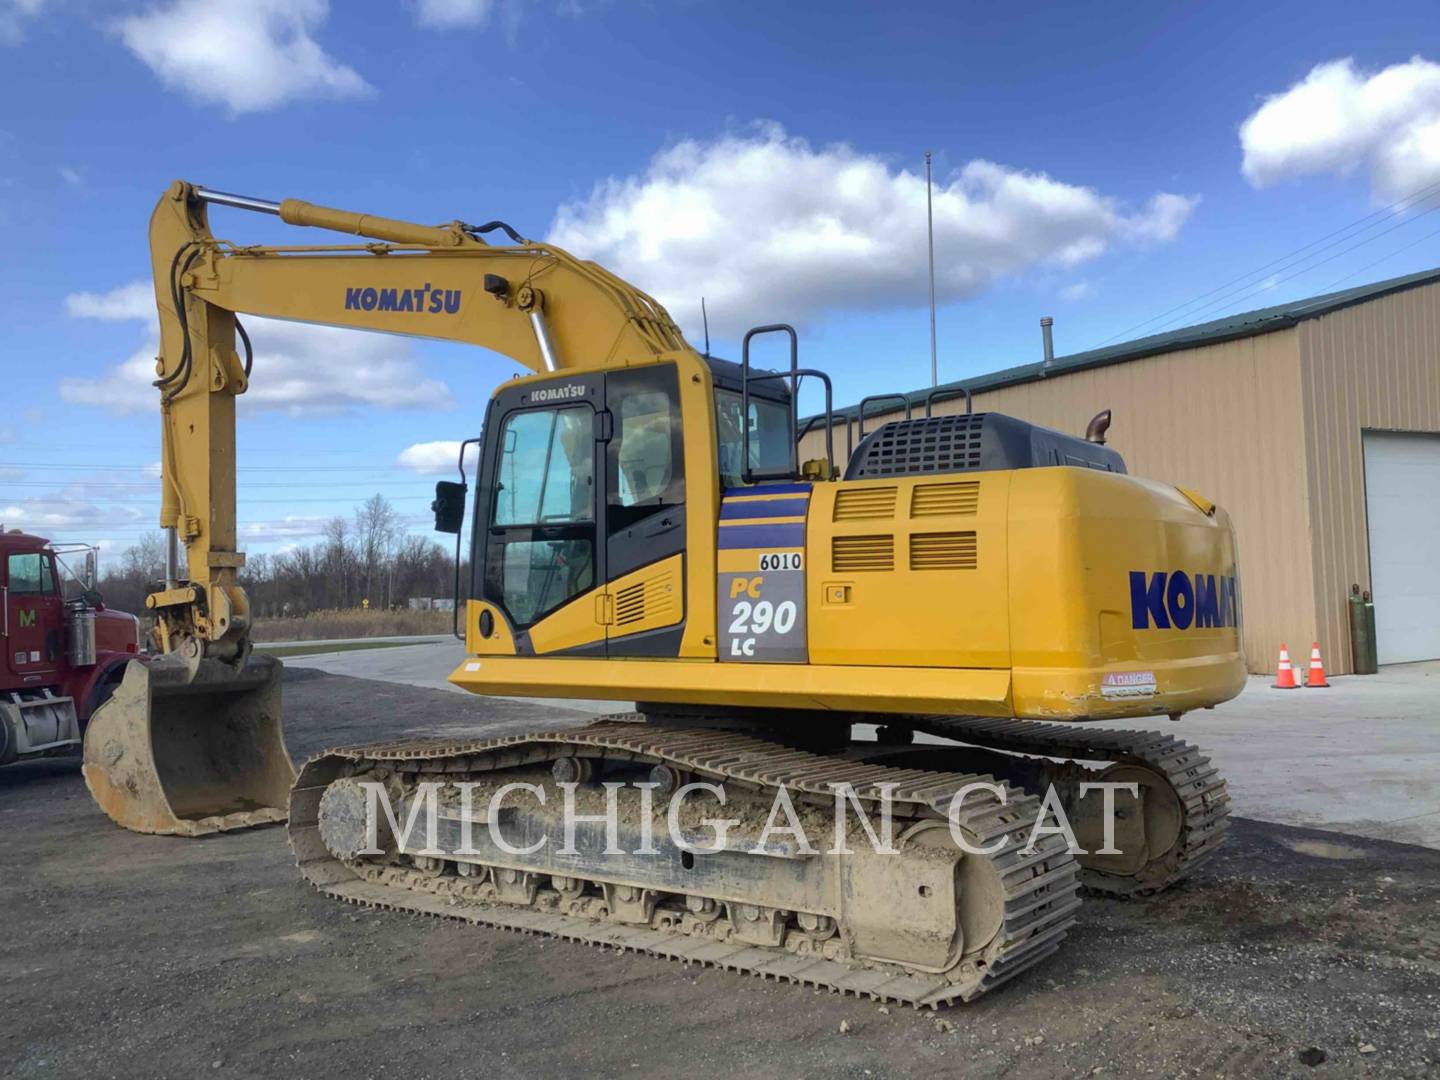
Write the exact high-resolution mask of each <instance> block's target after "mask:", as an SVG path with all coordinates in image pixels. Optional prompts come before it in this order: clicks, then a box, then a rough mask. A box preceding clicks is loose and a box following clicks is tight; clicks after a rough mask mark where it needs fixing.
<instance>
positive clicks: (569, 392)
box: [530, 383, 585, 401]
mask: <svg viewBox="0 0 1440 1080" xmlns="http://www.w3.org/2000/svg"><path fill="white" fill-rule="evenodd" d="M584 396H585V386H584V384H583V383H566V384H565V385H564V386H542V387H540V388H538V389H535V390H531V391H530V400H531V401H570V400H571V399H572V398H582V397H584Z"/></svg>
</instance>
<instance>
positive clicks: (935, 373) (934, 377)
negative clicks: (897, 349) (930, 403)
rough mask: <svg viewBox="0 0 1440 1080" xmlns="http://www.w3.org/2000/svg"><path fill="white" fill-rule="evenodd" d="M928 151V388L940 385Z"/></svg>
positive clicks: (932, 213) (926, 227)
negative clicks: (936, 340) (936, 349)
mask: <svg viewBox="0 0 1440 1080" xmlns="http://www.w3.org/2000/svg"><path fill="white" fill-rule="evenodd" d="M931 189H932V185H931V183H930V151H929V150H926V151H925V232H926V239H927V243H928V245H929V248H930V386H931V388H932V389H933V388H934V387H937V386H939V385H940V366H939V363H938V361H937V360H936V358H935V208H934V204H933V202H932V199H931V194H930V193H931Z"/></svg>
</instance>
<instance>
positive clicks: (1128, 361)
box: [801, 269, 1440, 674]
mask: <svg viewBox="0 0 1440 1080" xmlns="http://www.w3.org/2000/svg"><path fill="white" fill-rule="evenodd" d="M961 386H964V387H966V388H968V389H969V390H970V391H971V392H972V394H973V398H974V409H975V411H976V412H981V411H985V410H995V411H999V412H1005V413H1010V414H1012V415H1014V416H1018V417H1021V418H1023V419H1025V420H1029V421H1031V422H1033V423H1038V424H1044V425H1047V426H1049V427H1054V428H1059V429H1061V430H1064V431H1070V432H1075V433H1080V432H1083V431H1084V430H1085V426H1086V424H1087V422H1088V421H1089V420H1090V418H1091V417H1092V416H1094V415H1095V414H1096V413H1097V412H1099V411H1100V410H1102V409H1111V410H1113V412H1114V422H1113V426H1112V427H1111V429H1110V432H1109V441H1110V444H1111V445H1112V446H1113V447H1114V448H1115V449H1117V450H1119V451H1120V452H1121V453H1122V454H1123V455H1124V456H1125V460H1126V462H1127V464H1128V466H1129V469H1130V471H1131V472H1132V473H1135V474H1137V475H1140V476H1150V477H1155V478H1159V479H1164V480H1167V481H1170V482H1172V483H1175V484H1179V485H1183V486H1184V487H1187V488H1192V489H1194V490H1197V491H1199V492H1201V493H1203V494H1204V495H1206V496H1208V497H1210V498H1212V499H1214V500H1215V501H1216V502H1218V503H1220V504H1221V505H1223V506H1224V507H1225V508H1226V509H1227V510H1228V511H1229V512H1230V514H1231V516H1232V518H1233V520H1234V523H1235V528H1236V532H1237V535H1238V539H1239V545H1240V572H1241V579H1242V583H1243V585H1242V588H1243V598H1244V618H1245V650H1246V654H1247V656H1248V657H1249V663H1250V668H1251V670H1252V671H1256V672H1269V671H1274V670H1275V660H1276V656H1277V654H1278V651H1279V648H1280V644H1281V642H1285V643H1288V645H1289V646H1290V649H1291V653H1292V656H1293V657H1294V658H1295V660H1296V661H1297V666H1300V667H1302V668H1303V666H1304V663H1305V662H1306V661H1307V660H1308V656H1309V646H1310V642H1311V640H1312V639H1318V641H1319V642H1320V647H1321V649H1322V651H1323V653H1324V656H1325V662H1326V667H1327V669H1328V670H1329V671H1330V672H1331V673H1332V674H1333V673H1340V674H1344V673H1347V672H1349V671H1351V670H1352V664H1351V652H1350V634H1349V623H1348V616H1347V596H1348V594H1349V593H1350V588H1351V585H1352V584H1358V585H1360V587H1361V588H1362V589H1369V590H1371V591H1372V592H1373V594H1374V599H1375V616H1376V627H1377V633H1376V638H1377V643H1378V651H1379V658H1380V663H1382V664H1386V663H1404V662H1407V661H1414V660H1426V659H1436V658H1440V269H1436V270H1429V271H1425V272H1423V273H1419V274H1411V275H1409V276H1406V277H1400V278H1394V279H1391V280H1389V281H1381V282H1377V283H1375V284H1373V285H1366V286H1362V287H1360V288H1355V289H1348V290H1346V291H1344V292H1338V293H1331V294H1328V295H1325V296H1317V297H1314V298H1311V299H1308V300H1298V301H1295V302H1293V303H1288V304H1281V305H1278V306H1276V307H1270V308H1264V309H1262V310H1259V311H1251V312H1247V313H1245V314H1243V315H1233V316H1229V317H1226V318H1224V319H1218V320H1216V321H1214V322H1208V323H1203V324H1200V325H1197V326H1191V327H1187V328H1185V329H1183V330H1176V331H1173V332H1171V333H1166V334H1161V335H1157V336H1154V337H1148V338H1142V339H1140V340H1137V341H1130V342H1126V343H1125V344H1122V345H1115V346H1111V347H1108V348H1104V349H1095V350H1092V351H1090V352H1084V353H1077V354H1075V355H1072V356H1062V357H1057V358H1055V359H1054V360H1053V361H1052V362H1050V363H1048V364H1047V363H1045V362H1043V361H1042V362H1040V363H1033V364H1025V365H1021V366H1019V367H1013V368H1009V369H1006V370H1004V371H997V372H995V373H993V374H989V375H982V376H979V377H976V378H971V379H966V380H964V381H963V382H958V383H950V384H946V385H945V386H943V387H941V393H940V396H939V398H937V399H936V403H935V405H934V412H935V413H936V414H937V415H939V414H944V413H953V412H960V411H963V410H964V407H965V406H964V402H963V400H961V399H960V398H959V397H958V396H957V394H956V392H957V391H958V389H959V388H960V387H961ZM929 393H930V391H928V390H919V391H915V392H912V393H909V394H906V395H905V397H906V398H907V399H908V400H909V402H910V404H911V407H912V408H913V409H915V410H916V411H917V415H919V414H920V410H923V408H924V403H925V399H926V397H927V395H928V394H929ZM900 408H901V406H900V402H899V400H898V396H897V398H896V399H891V400H889V401H887V402H883V403H882V402H875V403H874V405H873V406H872V407H871V408H868V409H867V410H866V417H865V429H866V430H867V431H871V430H874V428H875V427H876V426H877V425H878V424H879V423H882V422H883V421H885V420H890V419H897V418H899V417H900V416H901V415H902V413H901V412H900ZM887 410H888V411H887ZM844 412H845V414H846V415H847V416H848V417H849V418H850V419H851V430H852V436H853V433H854V429H855V425H854V422H853V421H854V417H855V409H854V408H853V407H852V408H850V409H848V410H844ZM816 428H817V430H813V431H811V432H810V433H809V434H808V435H806V436H805V439H804V441H803V444H802V448H801V449H802V454H801V456H802V458H807V457H809V458H814V457H820V456H823V453H824V449H823V437H822V435H821V433H820V431H819V430H818V428H819V425H816ZM835 436H836V453H837V455H838V454H841V453H843V448H844V446H845V443H846V440H845V429H844V427H843V425H840V424H838V423H837V425H836V427H835Z"/></svg>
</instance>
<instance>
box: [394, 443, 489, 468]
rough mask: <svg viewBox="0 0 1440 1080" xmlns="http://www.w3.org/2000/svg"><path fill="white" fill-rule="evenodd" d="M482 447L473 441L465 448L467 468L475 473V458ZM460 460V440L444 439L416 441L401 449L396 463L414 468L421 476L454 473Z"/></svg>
mask: <svg viewBox="0 0 1440 1080" xmlns="http://www.w3.org/2000/svg"><path fill="white" fill-rule="evenodd" d="M479 452H480V448H479V447H478V446H476V445H475V444H474V443H472V444H471V445H470V446H467V447H466V448H465V468H466V469H467V470H469V471H470V472H471V474H472V475H473V473H474V470H475V460H476V457H477V455H478V454H479ZM459 460H460V440H459V439H442V440H440V441H439V442H422V443H414V444H413V445H410V446H407V447H406V448H405V449H404V450H401V451H400V456H399V457H397V458H396V459H395V461H396V463H397V464H399V465H401V466H403V467H404V468H406V469H413V470H414V471H415V472H417V473H419V474H420V475H421V476H439V475H440V474H442V473H453V472H454V471H455V466H456V464H457V463H458V462H459Z"/></svg>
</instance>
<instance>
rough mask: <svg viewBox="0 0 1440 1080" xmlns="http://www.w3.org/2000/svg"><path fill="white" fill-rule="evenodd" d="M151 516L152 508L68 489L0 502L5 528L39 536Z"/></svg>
mask: <svg viewBox="0 0 1440 1080" xmlns="http://www.w3.org/2000/svg"><path fill="white" fill-rule="evenodd" d="M154 517H155V514H154V511H153V510H151V511H149V512H146V511H144V510H141V509H139V508H136V507H133V506H124V505H121V504H118V503H102V502H97V501H95V500H93V499H87V498H84V497H82V496H78V495H74V494H68V493H56V494H53V495H46V496H43V497H35V498H28V499H18V500H16V501H14V502H0V524H3V525H4V526H5V528H7V529H25V530H26V531H28V532H35V533H38V534H40V535H41V536H50V534H51V533H52V532H54V531H55V530H59V529H75V530H84V529H113V528H115V527H116V526H117V525H139V524H144V523H147V522H150V521H153V520H154ZM51 538H52V539H53V537H51Z"/></svg>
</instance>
